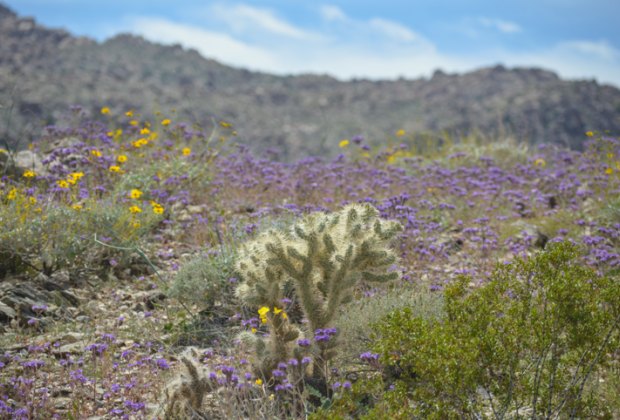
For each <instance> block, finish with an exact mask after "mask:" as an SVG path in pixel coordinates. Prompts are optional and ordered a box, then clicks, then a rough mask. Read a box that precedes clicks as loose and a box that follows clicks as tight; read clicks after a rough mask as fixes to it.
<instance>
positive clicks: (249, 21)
mask: <svg viewBox="0 0 620 420" xmlns="http://www.w3.org/2000/svg"><path fill="white" fill-rule="evenodd" d="M210 9H211V13H212V14H213V16H214V17H215V18H216V19H219V20H221V21H223V22H226V23H227V24H228V25H229V26H230V27H231V28H233V29H234V30H235V31H237V32H240V33H241V32H245V33H250V32H252V31H255V30H257V29H258V30H263V31H267V32H270V33H272V34H275V35H279V36H285V37H288V38H293V39H298V40H312V39H316V38H320V36H319V35H318V34H315V33H313V32H310V31H306V30H304V29H302V28H299V27H296V26H294V25H292V24H290V23H289V22H287V21H285V20H283V19H281V18H279V17H277V16H276V14H275V13H274V12H273V11H271V10H269V9H262V8H258V7H253V6H250V5H247V4H237V5H234V6H231V5H224V4H216V5H214V6H213V7H211V8H210Z"/></svg>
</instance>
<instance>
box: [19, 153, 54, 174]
mask: <svg viewBox="0 0 620 420" xmlns="http://www.w3.org/2000/svg"><path fill="white" fill-rule="evenodd" d="M14 164H15V168H16V169H17V171H16V172H17V173H18V174H23V173H24V172H25V171H27V170H31V171H34V172H35V173H36V174H37V175H45V174H47V171H46V170H45V167H44V166H43V163H41V159H40V158H39V156H37V154H36V153H34V152H33V151H31V150H22V151H20V152H17V154H16V155H15V161H14Z"/></svg>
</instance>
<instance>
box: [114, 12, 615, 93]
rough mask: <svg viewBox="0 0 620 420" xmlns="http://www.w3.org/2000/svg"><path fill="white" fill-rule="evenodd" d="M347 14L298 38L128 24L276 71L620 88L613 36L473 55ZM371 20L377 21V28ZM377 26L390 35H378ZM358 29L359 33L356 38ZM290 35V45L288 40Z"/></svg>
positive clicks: (157, 37) (211, 54)
mask: <svg viewBox="0 0 620 420" xmlns="http://www.w3.org/2000/svg"><path fill="white" fill-rule="evenodd" d="M342 15H344V13H343V14H342ZM332 16H337V15H335V14H333V15H332ZM344 16H345V18H346V20H345V21H342V20H341V21H338V20H337V19H332V20H331V21H327V22H328V23H330V22H332V23H334V24H333V25H331V24H327V25H326V26H325V28H324V29H325V32H326V33H325V36H324V37H323V38H321V39H319V38H312V37H310V38H308V37H305V38H303V39H293V40H292V41H291V39H290V38H291V37H286V36H285V37H282V39H280V38H279V37H277V38H273V37H271V38H270V37H267V38H261V37H255V36H252V35H251V34H250V35H249V36H246V34H245V33H241V34H234V33H232V32H230V30H229V29H226V32H224V31H214V30H209V29H204V28H202V27H197V26H192V25H186V24H181V23H177V22H172V21H169V20H165V19H159V18H145V17H143V18H138V19H133V20H131V21H130V25H129V27H123V28H122V29H123V30H125V31H126V30H130V31H131V32H134V33H138V34H140V35H143V36H144V37H146V38H148V39H151V40H153V41H157V42H163V43H180V44H182V45H184V46H186V47H191V48H195V49H197V50H198V51H200V52H201V53H202V54H203V55H204V56H205V57H208V58H213V59H216V60H218V61H220V62H222V63H225V64H228V65H233V66H237V67H244V68H249V69H251V70H259V71H265V72H270V73H274V74H299V73H321V74H325V73H327V74H331V75H333V76H335V77H338V78H340V79H350V78H353V77H357V78H370V79H393V78H396V77H400V76H404V77H408V78H417V77H422V76H430V75H431V74H432V73H433V71H434V70H435V69H437V68H441V69H443V70H444V71H447V72H464V71H470V70H474V69H476V68H479V67H483V66H490V65H495V64H497V63H502V64H504V65H506V66H511V67H513V66H520V67H543V68H548V69H551V70H553V71H556V72H557V73H559V74H560V75H561V76H562V77H565V78H573V79H578V78H581V79H583V78H595V77H596V78H597V79H598V80H599V81H600V82H606V83H613V84H616V85H618V86H620V71H618V69H619V68H620V51H618V50H617V49H616V48H614V46H612V45H611V44H610V43H609V42H607V41H591V40H572V41H567V42H563V43H558V44H556V45H553V46H550V47H548V48H540V49H539V50H537V51H535V52H527V53H524V52H514V51H511V50H508V49H497V50H495V51H485V52H484V53H482V52H480V53H473V54H472V53H463V54H459V53H446V52H442V51H441V50H440V49H438V48H437V47H436V46H435V45H434V44H433V43H431V42H430V41H428V40H426V39H425V38H423V37H422V36H420V35H418V34H416V33H415V32H413V31H411V30H410V29H408V28H406V27H404V26H402V25H399V24H396V23H394V22H390V21H386V20H380V19H378V18H375V19H373V20H368V21H363V20H356V19H353V18H350V17H346V15H344ZM323 17H325V14H323ZM268 21H269V20H268V19H267V20H265V21H263V22H268ZM370 22H375V23H374V25H371V24H370ZM377 22H378V23H377ZM335 23H338V24H337V25H336V24H335ZM254 24H255V25H258V23H256V22H255V23H254ZM391 24H394V25H395V26H392V25H391ZM265 25H267V24H265ZM283 28H284V29H283ZM286 28H287V27H286V26H285V27H280V26H278V25H275V26H271V27H270V29H269V30H270V31H271V32H272V33H273V32H277V31H280V32H283V33H288V34H289V35H290V34H294V33H296V32H294V31H293V32H291V31H289V29H290V28H288V29H286ZM377 31H381V33H383V34H384V35H386V36H377ZM390 31H391V32H390ZM116 32H118V31H116ZM351 33H354V34H355V36H354V37H351V36H350V34H351ZM294 36H295V35H293V37H294ZM286 40H289V42H284V41H286ZM394 40H396V42H395V41H394Z"/></svg>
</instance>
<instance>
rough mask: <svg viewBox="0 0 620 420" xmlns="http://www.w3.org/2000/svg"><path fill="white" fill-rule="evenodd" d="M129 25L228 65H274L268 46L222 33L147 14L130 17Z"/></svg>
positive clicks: (274, 61)
mask: <svg viewBox="0 0 620 420" xmlns="http://www.w3.org/2000/svg"><path fill="white" fill-rule="evenodd" d="M129 26H130V31H131V32H133V33H137V34H139V35H142V36H144V37H145V38H148V39H150V40H153V41H156V42H161V43H165V44H173V43H179V44H181V45H183V46H185V47H188V48H195V49H196V50H198V51H200V52H201V53H202V54H203V55H204V56H205V57H208V58H216V59H218V60H221V61H223V62H225V63H227V64H231V65H235V66H240V67H245V68H250V69H255V70H260V69H274V68H277V67H276V64H275V63H276V62H277V59H276V57H275V56H273V55H272V54H271V53H270V52H269V51H268V50H267V49H265V48H262V47H256V46H252V45H249V44H247V43H244V42H242V41H239V40H237V39H235V38H233V37H231V36H230V35H228V34H225V33H220V32H212V31H208V30H205V29H202V28H199V27H195V26H191V25H185V24H180V23H176V22H172V21H169V20H166V19H160V18H148V17H142V18H136V19H133V20H132V21H131V22H130V25H129Z"/></svg>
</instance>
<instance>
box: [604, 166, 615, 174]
mask: <svg viewBox="0 0 620 420" xmlns="http://www.w3.org/2000/svg"><path fill="white" fill-rule="evenodd" d="M605 173H606V174H607V175H611V174H613V173H614V170H613V169H611V168H607V169H605Z"/></svg>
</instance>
